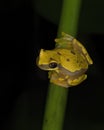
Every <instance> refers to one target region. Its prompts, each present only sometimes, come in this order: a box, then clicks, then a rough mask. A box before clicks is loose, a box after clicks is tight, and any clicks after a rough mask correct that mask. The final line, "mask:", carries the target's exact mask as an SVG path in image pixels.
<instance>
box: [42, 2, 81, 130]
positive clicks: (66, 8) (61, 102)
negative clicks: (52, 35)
mask: <svg viewBox="0 0 104 130" xmlns="http://www.w3.org/2000/svg"><path fill="white" fill-rule="evenodd" d="M80 5H81V0H63V7H62V12H61V17H60V23H59V27H58V34H57V35H58V36H60V34H61V32H65V33H69V34H70V35H72V36H75V35H76V33H77V25H78V17H79V11H80ZM67 96H68V89H66V88H63V87H60V86H57V85H54V84H51V83H50V84H49V91H48V95H47V101H46V108H45V115H44V121H43V127H42V130H62V129H63V124H64V116H65V110H66V104H67Z"/></svg>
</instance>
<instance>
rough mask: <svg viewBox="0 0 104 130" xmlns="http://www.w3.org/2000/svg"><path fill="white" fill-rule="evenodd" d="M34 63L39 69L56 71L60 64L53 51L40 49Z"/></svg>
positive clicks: (57, 56)
mask: <svg viewBox="0 0 104 130" xmlns="http://www.w3.org/2000/svg"><path fill="white" fill-rule="evenodd" d="M36 63H37V65H38V67H39V68H40V69H43V70H57V69H58V66H59V63H60V57H59V55H57V52H56V51H54V50H44V49H41V50H40V53H39V56H38V57H37V60H36Z"/></svg>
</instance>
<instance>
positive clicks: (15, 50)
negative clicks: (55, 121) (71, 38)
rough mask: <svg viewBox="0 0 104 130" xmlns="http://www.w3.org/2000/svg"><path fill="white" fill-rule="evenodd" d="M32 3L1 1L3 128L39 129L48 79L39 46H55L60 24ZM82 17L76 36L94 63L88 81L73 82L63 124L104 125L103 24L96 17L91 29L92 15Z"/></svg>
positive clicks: (75, 127) (76, 127) (100, 129)
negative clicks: (38, 60)
mask: <svg viewBox="0 0 104 130" xmlns="http://www.w3.org/2000/svg"><path fill="white" fill-rule="evenodd" d="M95 3H96V2H95ZM103 5H104V4H103ZM34 8H35V7H34V4H33V1H28V0H27V1H6V0H5V1H1V3H0V53H1V54H0V57H1V58H0V60H1V62H0V75H1V76H0V77H1V82H0V130H41V125H42V121H43V113H44V107H45V101H46V94H47V88H48V79H47V72H44V71H42V70H40V69H39V68H38V67H37V66H36V63H35V60H36V57H37V56H38V53H39V50H40V48H44V49H52V48H53V47H54V42H53V39H54V38H55V37H56V34H57V28H58V26H57V24H56V23H55V22H53V21H51V20H49V19H48V18H47V17H44V16H43V15H41V14H40V13H39V12H38V11H36V10H35V9H34ZM93 8H94V7H93ZM82 9H83V8H82ZM84 9H85V8H84ZM94 9H95V11H96V12H98V8H96V7H95V8H94ZM101 11H102V15H101V12H100V13H98V14H100V16H101V18H100V19H99V20H98V19H97V18H98V17H97V18H96V16H99V15H98V14H96V13H95V14H96V15H95V14H94V15H95V17H94V18H96V19H97V20H98V22H99V23H100V21H101V20H102V21H103V19H104V17H103V10H101ZM82 16H84V14H83V12H82V13H81V18H82ZM81 18H80V20H79V21H80V22H79V28H78V30H79V31H78V35H77V37H78V39H80V41H81V42H82V43H83V44H85V46H86V48H87V49H88V51H89V53H90V55H91V57H92V59H93V61H94V65H93V66H91V68H89V70H88V79H87V80H86V81H85V82H83V83H82V84H81V85H79V86H78V87H73V88H69V95H68V103H67V109H66V116H65V123H64V130H69V129H70V130H82V129H84V130H88V129H89V130H90V129H91V130H104V103H103V100H104V94H103V93H104V87H103V70H104V69H103V65H104V63H103V51H104V48H103V43H104V33H103V31H104V27H103V26H102V27H100V26H101V25H99V23H97V22H95V23H93V24H94V25H98V26H99V28H98V26H96V27H97V28H98V30H97V29H96V27H95V28H94V26H93V27H92V28H91V30H89V31H88V28H87V25H88V22H89V19H88V22H87V21H82V20H81ZM102 21H101V23H102ZM81 22H84V23H85V25H86V26H85V30H83V29H81V27H82V28H83V26H84V24H83V25H82V24H81ZM91 23H92V22H91ZM90 26H92V25H90ZM86 28H87V29H86ZM89 28H90V27H89ZM90 43H91V44H90Z"/></svg>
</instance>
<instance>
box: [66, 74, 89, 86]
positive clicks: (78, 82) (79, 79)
mask: <svg viewBox="0 0 104 130" xmlns="http://www.w3.org/2000/svg"><path fill="white" fill-rule="evenodd" d="M86 78H87V75H86V74H84V75H82V76H80V77H78V78H76V79H73V80H70V79H69V80H68V84H69V85H71V86H76V85H78V84H80V83H81V82H83V81H84V80H85V79H86Z"/></svg>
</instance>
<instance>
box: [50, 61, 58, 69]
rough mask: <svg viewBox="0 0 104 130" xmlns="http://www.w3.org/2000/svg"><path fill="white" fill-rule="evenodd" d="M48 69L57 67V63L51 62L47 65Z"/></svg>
mask: <svg viewBox="0 0 104 130" xmlns="http://www.w3.org/2000/svg"><path fill="white" fill-rule="evenodd" d="M49 67H50V68H53V69H54V68H56V67H57V63H56V62H51V63H49Z"/></svg>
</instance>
